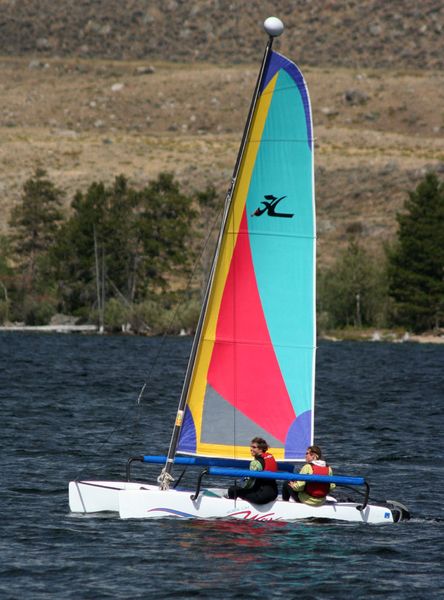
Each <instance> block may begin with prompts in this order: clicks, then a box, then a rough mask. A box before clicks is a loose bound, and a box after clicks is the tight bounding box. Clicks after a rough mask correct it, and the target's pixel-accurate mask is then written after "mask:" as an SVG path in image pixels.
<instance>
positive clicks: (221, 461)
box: [143, 455, 365, 485]
mask: <svg viewBox="0 0 444 600" xmlns="http://www.w3.org/2000/svg"><path fill="white" fill-rule="evenodd" d="M166 459H167V457H166V456H149V455H147V456H144V457H143V462H146V463H154V464H162V465H164V464H165V462H166ZM174 464H177V465H188V466H204V467H209V469H208V474H209V475H214V476H217V477H255V478H257V479H281V480H285V481H317V482H320V483H336V484H337V485H365V479H364V478H363V477H346V476H344V475H333V476H331V477H330V476H329V475H301V474H300V473H289V472H288V471H289V470H290V469H293V467H294V465H292V464H290V463H278V465H279V469H280V470H279V471H277V472H274V471H250V470H248V469H241V468H230V467H232V466H233V465H234V466H236V467H248V465H249V464H250V461H248V460H231V459H228V458H209V457H206V456H176V457H175V458H174ZM282 471H284V472H282Z"/></svg>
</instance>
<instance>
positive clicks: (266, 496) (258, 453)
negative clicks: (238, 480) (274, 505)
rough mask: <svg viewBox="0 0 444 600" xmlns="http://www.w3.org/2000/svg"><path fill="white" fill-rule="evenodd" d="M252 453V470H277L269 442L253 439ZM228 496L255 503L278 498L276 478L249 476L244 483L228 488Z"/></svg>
mask: <svg viewBox="0 0 444 600" xmlns="http://www.w3.org/2000/svg"><path fill="white" fill-rule="evenodd" d="M250 453H251V456H252V459H253V460H252V461H251V463H250V471H277V470H278V466H277V463H276V461H275V459H274V456H273V455H272V454H270V452H268V444H267V442H266V441H265V440H264V439H263V438H260V437H255V438H253V439H252V440H251V444H250ZM227 495H228V498H231V499H236V498H242V499H243V500H248V502H252V503H253V504H267V502H272V501H273V500H275V499H276V498H277V495H278V488H277V484H276V481H275V480H274V479H256V478H255V477H247V478H246V479H245V480H244V481H243V482H242V484H240V485H232V486H230V487H229V488H228V493H227Z"/></svg>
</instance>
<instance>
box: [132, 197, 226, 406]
mask: <svg viewBox="0 0 444 600" xmlns="http://www.w3.org/2000/svg"><path fill="white" fill-rule="evenodd" d="M222 210H223V208H222V207H221V208H219V210H218V211H217V212H216V215H215V217H214V219H213V221H212V223H211V227H210V229H209V232H208V235H207V237H206V239H205V242H204V244H203V246H202V249H201V252H200V254H199V256H198V258H197V259H196V261H195V263H194V267H193V270H192V272H191V274H190V276H189V278H188V281H187V284H186V286H185V292H189V291H190V289H191V283H192V281H193V279H194V277H195V275H196V272H197V266H198V264H199V263H200V261H201V260H202V257H203V255H204V252H205V250H206V249H207V247H208V245H209V241H210V238H211V235H212V233H213V232H214V230H215V229H216V224H217V223H218V222H219V221H220V217H221V214H222ZM180 308H181V303H180V302H179V303H178V304H177V306H176V308H175V310H174V312H173V315H172V317H171V319H170V322H169V324H168V326H167V328H166V332H165V333H164V334H163V335H162V338H161V341H160V347H159V349H158V351H157V353H156V355H155V356H154V360H153V361H152V363H151V368H150V370H149V371H148V377H147V379H146V380H145V382H144V383H143V385H142V388H141V390H140V392H139V396H138V398H137V404H138V405H140V403H141V401H142V400H143V395H144V392H145V389H146V387H147V385H148V383H149V381H150V379H151V376H152V373H153V370H154V367H155V366H156V364H157V362H158V360H159V359H160V357H161V355H162V350H163V346H164V344H165V340H166V338H167V335H168V333H169V332H170V330H171V329H172V326H173V323H174V322H175V320H176V318H177V315H178V312H179V310H180Z"/></svg>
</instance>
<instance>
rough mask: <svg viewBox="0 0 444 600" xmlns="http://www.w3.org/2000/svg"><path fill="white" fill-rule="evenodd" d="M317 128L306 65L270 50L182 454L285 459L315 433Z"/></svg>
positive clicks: (300, 454)
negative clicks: (265, 453)
mask: <svg viewBox="0 0 444 600" xmlns="http://www.w3.org/2000/svg"><path fill="white" fill-rule="evenodd" d="M315 326H316V325H315V207H314V177H313V136H312V119H311V108H310V101H309V96H308V90H307V86H306V84H305V81H304V78H303V76H302V74H301V72H300V70H299V69H298V67H297V66H296V65H295V64H294V63H292V62H291V61H289V60H288V59H287V58H285V57H284V56H282V55H280V54H278V53H276V52H274V51H271V52H270V54H269V56H268V59H267V62H266V65H265V69H264V72H263V76H262V80H261V82H260V91H259V97H258V101H257V103H256V106H255V110H254V114H253V120H252V123H251V127H250V130H249V134H248V138H247V140H246V146H245V150H244V153H243V156H242V159H241V163H240V168H239V173H238V177H237V181H236V185H235V188H234V192H233V195H232V200H231V205H230V208H229V212H228V217H227V220H226V223H225V226H224V231H223V234H222V238H221V245H220V251H219V253H218V256H217V262H216V264H215V265H214V274H213V281H212V285H211V289H210V293H209V299H208V303H207V307H206V312H205V318H204V321H203V327H202V332H201V336H200V340H199V345H198V348H197V352H196V358H195V363H194V368H193V371H192V376H191V382H190V387H189V390H188V396H187V404H186V410H185V415H184V419H183V424H182V429H181V434H180V439H179V446H178V452H180V453H185V454H193V455H201V456H214V457H221V458H231V459H245V458H248V457H249V456H250V452H249V444H250V440H251V439H252V438H253V437H255V436H261V437H263V438H265V439H266V440H267V442H268V444H269V446H270V449H271V452H273V454H274V455H275V457H276V458H277V459H279V460H298V459H301V460H302V459H304V458H305V450H306V448H307V446H308V445H310V444H311V443H312V441H313V408H314V370H315V335H316V334H315Z"/></svg>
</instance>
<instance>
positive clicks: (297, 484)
mask: <svg viewBox="0 0 444 600" xmlns="http://www.w3.org/2000/svg"><path fill="white" fill-rule="evenodd" d="M299 473H300V474H301V475H312V474H313V469H312V468H311V467H310V465H309V464H308V463H305V465H304V466H303V467H302V469H301V470H300V471H299ZM288 485H289V486H290V487H291V489H292V490H294V491H295V492H302V491H303V489H304V488H305V481H290V482H289V483H288Z"/></svg>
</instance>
